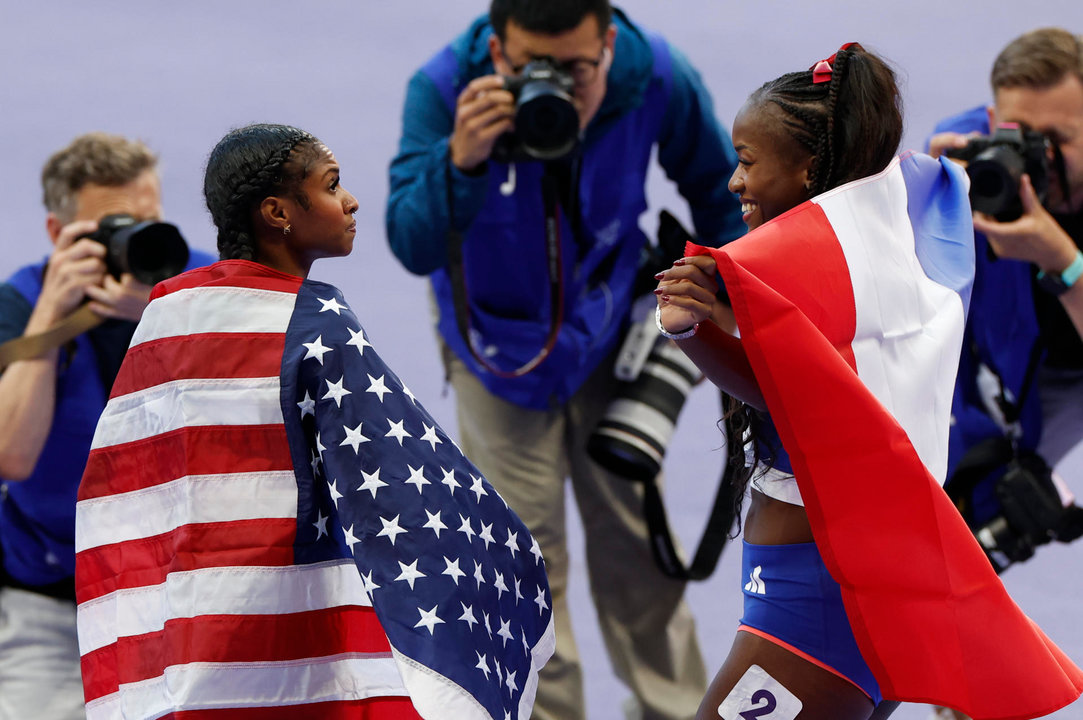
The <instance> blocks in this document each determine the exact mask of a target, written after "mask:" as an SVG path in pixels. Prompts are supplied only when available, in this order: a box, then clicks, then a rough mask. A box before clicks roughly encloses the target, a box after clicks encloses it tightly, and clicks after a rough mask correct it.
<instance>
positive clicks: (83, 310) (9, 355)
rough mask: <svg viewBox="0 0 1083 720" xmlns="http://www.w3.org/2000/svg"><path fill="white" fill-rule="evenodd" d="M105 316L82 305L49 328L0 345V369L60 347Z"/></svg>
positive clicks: (92, 326)
mask: <svg viewBox="0 0 1083 720" xmlns="http://www.w3.org/2000/svg"><path fill="white" fill-rule="evenodd" d="M104 320H105V318H103V317H102V316H101V315H98V314H97V313H96V312H94V311H93V310H91V309H90V306H89V305H83V306H81V307H80V308H79V309H78V310H76V311H75V312H73V313H72V314H71V315H68V316H67V317H66V318H64V319H63V320H61V321H60V322H58V323H57V324H55V325H53V326H52V327H51V328H49V329H48V330H46V331H45V332H42V333H37V334H36V335H24V336H22V337H17V338H13V339H11V340H8V341H7V342H6V343H4V344H3V345H0V371H2V370H3V369H4V368H6V367H7V366H8V365H10V364H11V363H13V362H15V361H17V360H33V359H34V358H39V357H42V356H43V355H45V354H46V353H47V352H49V351H50V350H52V349H53V348H56V347H60V346H61V345H63V344H64V343H66V342H68V341H69V340H71V339H72V338H74V337H78V336H79V335H82V334H83V333H85V332H86V331H87V330H90V329H91V328H94V327H97V326H98V325H100V324H101V323H102V322H103V321H104Z"/></svg>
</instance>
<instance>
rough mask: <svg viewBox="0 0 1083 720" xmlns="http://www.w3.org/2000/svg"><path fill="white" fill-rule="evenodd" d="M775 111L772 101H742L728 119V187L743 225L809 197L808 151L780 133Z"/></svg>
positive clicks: (750, 225)
mask: <svg viewBox="0 0 1083 720" xmlns="http://www.w3.org/2000/svg"><path fill="white" fill-rule="evenodd" d="M781 114H782V111H781V110H780V109H778V107H777V106H776V105H775V104H774V103H770V102H768V103H759V104H755V105H745V106H744V107H743V108H741V111H740V112H739V113H737V118H736V119H735V120H734V121H733V148H734V150H736V151H737V160H738V164H737V168H736V169H735V170H734V171H733V176H732V177H731V178H730V182H729V189H730V192H733V193H736V194H737V195H738V197H739V198H740V201H741V212H742V216H743V217H742V219H743V220H744V221H745V224H746V225H747V226H748V229H749V230H753V229H755V228H757V227H759V226H760V225H763V224H764V223H765V222H767V221H768V220H771V219H773V218H776V217H778V216H779V215H781V214H783V213H784V212H786V211H787V210H790V209H792V208H795V207H797V206H798V205H800V204H801V203H803V202H804V201H805V200H808V199H809V191H808V186H807V182H808V173H809V169H810V168H811V167H812V156H811V155H809V154H808V153H807V152H805V151H804V150H803V149H802V148H801V147H800V146H799V145H798V144H797V142H796V141H795V140H794V139H793V138H791V137H790V136H789V135H788V134H787V133H786V128H785V127H784V126H783V124H782V120H781Z"/></svg>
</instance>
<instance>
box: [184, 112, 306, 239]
mask: <svg viewBox="0 0 1083 720" xmlns="http://www.w3.org/2000/svg"><path fill="white" fill-rule="evenodd" d="M318 144H319V140H317V139H316V138H315V137H313V136H312V135H310V134H309V133H307V132H305V131H304V130H300V129H298V128H295V127H290V126H288V125H268V124H260V125H249V126H247V127H243V128H239V129H237V130H233V131H232V132H230V133H229V134H228V135H226V136H225V137H224V138H222V140H221V141H219V143H218V144H217V145H216V146H215V148H214V150H212V151H211V154H210V157H209V158H208V160H207V170H206V174H205V176H204V180H203V195H204V198H205V199H206V202H207V209H208V210H209V211H210V214H211V219H212V220H213V221H214V224H215V227H217V228H218V254H219V256H220V257H221V258H222V259H223V260H253V259H255V257H256V253H257V250H258V248H257V246H256V239H255V234H254V232H253V228H252V210H253V208H255V207H256V206H257V205H258V203H260V202H261V201H262V200H263V199H264V198H266V197H268V196H270V195H273V194H275V193H277V192H282V191H294V192H298V189H299V186H300V183H301V181H302V180H303V179H304V176H305V174H306V173H307V170H308V168H307V165H306V164H303V163H296V162H291V160H296V159H297V158H296V157H295V155H296V154H297V153H298V152H299V151H301V150H302V149H304V148H306V147H307V148H315V146H316V145H318ZM296 165H300V167H295V166H296ZM299 200H302V201H303V200H305V199H304V198H299ZM302 204H305V205H307V203H306V202H302Z"/></svg>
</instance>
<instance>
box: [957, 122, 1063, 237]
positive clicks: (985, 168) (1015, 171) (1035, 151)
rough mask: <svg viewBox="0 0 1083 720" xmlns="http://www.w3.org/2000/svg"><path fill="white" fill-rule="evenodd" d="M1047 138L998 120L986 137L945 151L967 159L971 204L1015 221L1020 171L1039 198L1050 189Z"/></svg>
mask: <svg viewBox="0 0 1083 720" xmlns="http://www.w3.org/2000/svg"><path fill="white" fill-rule="evenodd" d="M1049 147H1050V145H1049V140H1048V139H1047V138H1046V136H1045V135H1043V134H1042V133H1040V132H1038V131H1036V130H1027V129H1024V128H1023V127H1022V126H1020V125H1019V124H1018V123H1001V124H1000V125H997V127H996V129H995V130H994V131H993V134H992V135H990V136H989V137H976V138H973V139H972V140H971V141H970V142H968V143H967V144H966V146H965V147H961V148H952V149H950V150H948V151H947V152H946V153H945V154H946V155H947V156H948V157H950V158H956V159H959V160H965V161H966V162H967V167H966V174H967V175H969V176H970V206H971V207H972V208H974V210H977V211H978V212H983V213H985V214H986V215H992V216H993V217H994V218H996V219H997V220H998V221H1000V222H1010V221H1012V220H1016V219H1018V218H1019V216H1020V215H1022V214H1023V203H1022V202H1021V201H1020V200H1019V180H1020V177H1021V176H1022V175H1023V173H1026V174H1027V175H1029V176H1030V183H1031V185H1033V186H1034V192H1035V193H1036V194H1037V196H1038V199H1039V200H1040V201H1042V202H1045V195H1046V192H1047V191H1048V189H1049V167H1048V164H1049V163H1048V155H1047V151H1048V149H1049Z"/></svg>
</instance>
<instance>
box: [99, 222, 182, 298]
mask: <svg viewBox="0 0 1083 720" xmlns="http://www.w3.org/2000/svg"><path fill="white" fill-rule="evenodd" d="M109 254H110V256H111V257H112V258H114V259H115V260H116V266H117V269H119V270H120V271H121V272H129V273H131V274H132V275H133V276H134V277H135V279H136V280H138V281H139V282H141V283H143V284H144V285H154V284H155V283H159V282H161V281H162V280H165V279H167V278H171V277H173V276H174V275H176V274H178V273H180V272H181V271H182V270H184V268H185V266H186V265H187V264H188V245H187V243H185V242H184V238H183V237H181V234H180V231H179V230H178V229H177V227H176V226H175V225H171V224H170V223H164V222H141V223H136V224H135V225H131V226H128V227H125V228H122V229H120V230H117V231H116V232H115V233H114V234H113V236H112V238H110V242H109Z"/></svg>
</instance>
